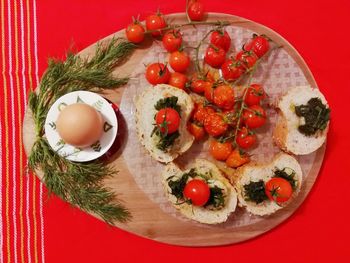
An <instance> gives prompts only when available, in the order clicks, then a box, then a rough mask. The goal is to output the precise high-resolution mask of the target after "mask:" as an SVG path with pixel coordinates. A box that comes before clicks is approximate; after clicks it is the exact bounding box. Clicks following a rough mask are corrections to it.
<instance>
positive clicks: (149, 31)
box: [144, 21, 241, 34]
mask: <svg viewBox="0 0 350 263" xmlns="http://www.w3.org/2000/svg"><path fill="white" fill-rule="evenodd" d="M240 22H241V21H235V22H230V21H191V22H187V23H184V24H172V25H169V26H167V27H164V28H160V29H153V30H146V31H145V32H144V33H145V34H150V33H153V32H156V31H159V30H162V31H165V30H169V29H177V28H181V27H185V26H197V25H198V26H200V25H213V26H228V25H231V24H236V23H240Z"/></svg>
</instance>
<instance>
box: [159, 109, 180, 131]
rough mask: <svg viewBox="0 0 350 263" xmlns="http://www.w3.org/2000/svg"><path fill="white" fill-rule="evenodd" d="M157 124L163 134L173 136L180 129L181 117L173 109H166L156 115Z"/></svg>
mask: <svg viewBox="0 0 350 263" xmlns="http://www.w3.org/2000/svg"><path fill="white" fill-rule="evenodd" d="M156 124H157V126H158V127H159V128H160V131H161V132H162V133H166V134H172V133H174V132H176V131H177V130H178V129H179V126H180V115H179V113H178V112H177V111H176V110H174V109H173V108H164V109H161V110H159V111H158V113H157V115H156Z"/></svg>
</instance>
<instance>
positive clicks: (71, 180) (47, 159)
mask: <svg viewBox="0 0 350 263" xmlns="http://www.w3.org/2000/svg"><path fill="white" fill-rule="evenodd" d="M134 48H135V45H134V44H132V43H130V42H128V41H126V40H124V39H121V38H117V39H112V40H111V41H110V42H109V43H108V44H106V45H103V44H101V43H100V44H98V45H97V49H96V52H95V54H94V56H92V57H91V58H88V59H84V58H81V57H80V56H78V55H76V54H73V53H72V52H69V53H68V54H67V58H66V60H65V61H61V60H54V59H50V60H49V63H48V68H47V70H46V72H45V73H44V75H43V77H42V79H41V82H40V92H39V93H35V92H33V91H32V92H30V94H29V107H30V110H31V111H32V114H33V119H34V123H35V132H36V141H35V142H34V145H33V147H32V149H31V152H30V155H29V157H28V167H29V169H31V170H33V171H34V170H36V169H40V170H41V171H42V172H43V174H44V176H43V180H44V183H45V184H46V186H47V188H48V190H49V193H54V194H56V195H57V196H59V197H60V198H62V199H63V200H65V201H68V202H69V203H71V204H72V205H75V206H78V207H80V208H81V209H82V210H84V211H86V212H92V213H94V214H97V215H98V216H100V217H101V218H102V219H103V220H105V221H106V222H107V223H109V224H113V222H115V221H119V222H125V221H127V220H128V219H129V218H130V217H131V215H130V213H129V211H128V210H127V209H126V208H125V207H124V206H123V205H122V203H121V202H120V200H118V199H117V198H116V195H115V194H114V193H113V192H111V191H110V189H108V188H106V187H104V186H103V183H102V181H103V180H104V179H105V178H106V177H108V176H112V175H113V174H115V171H114V169H113V168H112V167H110V166H109V165H107V164H105V163H103V162H101V161H99V160H95V161H91V162H86V163H75V162H72V161H69V160H67V159H65V158H63V157H61V156H60V155H58V153H57V152H56V151H54V150H53V149H52V148H51V147H50V145H49V144H48V141H47V139H46V138H45V136H44V133H45V131H44V124H45V119H46V116H47V113H48V111H49V109H50V107H51V105H52V104H53V103H54V102H55V101H56V100H57V99H58V98H59V97H61V96H63V95H64V94H66V93H68V92H73V91H77V90H88V91H101V90H103V89H113V88H117V87H120V86H122V85H124V84H126V83H127V82H128V78H125V77H121V78H118V77H114V76H112V71H113V69H114V67H115V66H117V65H119V64H120V63H122V62H123V61H124V60H125V59H127V58H128V56H129V55H130V54H131V52H132V51H133V50H134Z"/></svg>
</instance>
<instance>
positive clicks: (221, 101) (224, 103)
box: [213, 85, 235, 110]
mask: <svg viewBox="0 0 350 263" xmlns="http://www.w3.org/2000/svg"><path fill="white" fill-rule="evenodd" d="M213 101H214V104H215V105H216V106H218V107H220V108H222V109H224V110H230V109H232V108H233V105H234V104H235V93H234V91H233V88H232V87H231V86H229V85H220V86H217V87H216V88H215V89H214V94H213Z"/></svg>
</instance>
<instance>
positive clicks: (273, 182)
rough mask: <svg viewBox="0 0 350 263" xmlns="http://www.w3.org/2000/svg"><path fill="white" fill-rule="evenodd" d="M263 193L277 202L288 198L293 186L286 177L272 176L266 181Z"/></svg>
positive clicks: (282, 201)
mask: <svg viewBox="0 0 350 263" xmlns="http://www.w3.org/2000/svg"><path fill="white" fill-rule="evenodd" d="M265 193H266V195H267V197H268V198H269V199H270V200H271V201H275V202H276V203H278V204H279V203H284V202H286V201H288V200H289V199H290V197H291V196H292V193H293V188H292V186H291V184H290V183H289V182H288V181H287V180H286V179H284V178H280V177H274V178H271V179H270V180H269V181H267V182H266V184H265Z"/></svg>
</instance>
